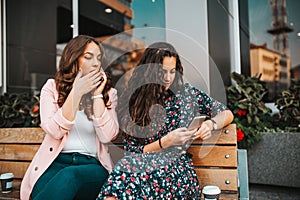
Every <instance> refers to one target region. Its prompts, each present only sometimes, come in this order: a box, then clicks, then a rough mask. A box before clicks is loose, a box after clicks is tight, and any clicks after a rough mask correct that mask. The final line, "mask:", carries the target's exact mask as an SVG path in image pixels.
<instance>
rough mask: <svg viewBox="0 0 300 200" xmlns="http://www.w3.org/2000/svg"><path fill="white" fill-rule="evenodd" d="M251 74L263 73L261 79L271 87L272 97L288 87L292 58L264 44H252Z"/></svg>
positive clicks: (270, 95) (270, 96)
mask: <svg viewBox="0 0 300 200" xmlns="http://www.w3.org/2000/svg"><path fill="white" fill-rule="evenodd" d="M250 62H251V76H255V75H256V74H261V80H262V81H264V82H265V83H266V86H267V88H268V89H269V93H270V94H269V98H270V99H272V98H274V97H275V96H276V95H278V94H279V93H280V92H281V91H282V90H284V89H287V88H288V87H289V84H290V79H291V73H290V69H291V66H290V65H291V64H290V58H289V57H288V56H285V55H283V54H280V53H279V52H276V51H273V50H270V49H268V48H267V46H266V44H264V45H253V44H252V45H251V46H250Z"/></svg>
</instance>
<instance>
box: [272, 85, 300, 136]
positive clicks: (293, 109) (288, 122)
mask: <svg viewBox="0 0 300 200" xmlns="http://www.w3.org/2000/svg"><path fill="white" fill-rule="evenodd" d="M275 105H276V107H277V109H278V110H279V113H278V114H277V115H275V117H276V119H277V120H278V126H279V127H280V129H282V130H284V131H287V132H300V80H297V81H296V80H292V81H291V85H290V87H289V88H288V89H287V90H284V91H282V92H281V94H280V95H279V97H278V98H277V100H276V102H275Z"/></svg>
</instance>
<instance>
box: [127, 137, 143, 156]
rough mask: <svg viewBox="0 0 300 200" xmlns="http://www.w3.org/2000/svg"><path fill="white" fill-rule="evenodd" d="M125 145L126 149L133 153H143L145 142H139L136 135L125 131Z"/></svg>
mask: <svg viewBox="0 0 300 200" xmlns="http://www.w3.org/2000/svg"><path fill="white" fill-rule="evenodd" d="M123 145H124V150H125V151H126V152H127V153H128V152H132V153H143V151H144V146H145V145H143V144H141V143H139V141H138V139H137V138H136V137H133V136H130V135H128V134H125V133H123Z"/></svg>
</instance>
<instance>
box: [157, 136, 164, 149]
mask: <svg viewBox="0 0 300 200" xmlns="http://www.w3.org/2000/svg"><path fill="white" fill-rule="evenodd" d="M158 144H159V147H160V148H161V149H164V148H163V147H162V145H161V138H159V139H158Z"/></svg>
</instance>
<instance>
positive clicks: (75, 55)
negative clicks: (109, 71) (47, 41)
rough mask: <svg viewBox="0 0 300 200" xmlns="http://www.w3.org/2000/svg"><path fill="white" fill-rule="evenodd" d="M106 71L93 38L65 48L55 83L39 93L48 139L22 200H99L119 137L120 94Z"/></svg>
mask: <svg viewBox="0 0 300 200" xmlns="http://www.w3.org/2000/svg"><path fill="white" fill-rule="evenodd" d="M103 66H105V53H104V50H103V47H102V46H101V44H99V43H98V42H97V41H96V40H95V39H94V38H93V37H90V36H86V35H80V36H77V37H75V38H73V39H72V40H70V42H69V43H68V44H67V45H66V47H65V49H64V51H63V53H62V57H61V60H60V63H59V69H58V71H57V73H56V75H55V79H49V80H48V81H47V82H46V84H45V85H44V86H43V88H42V91H41V101H40V111H41V113H40V116H41V127H42V128H43V130H44V131H45V132H46V136H45V138H44V141H43V143H42V144H41V147H40V148H39V150H38V152H37V153H36V155H35V156H34V158H33V160H32V162H31V164H30V166H29V168H28V169H27V172H26V174H25V176H24V179H23V181H22V184H21V199H22V200H27V199H29V198H30V197H31V198H32V199H34V200H36V199H43V200H47V199H52V200H53V199H55V200H58V199H64V200H67V199H70V200H71V199H85V200H86V199H96V197H97V195H98V193H99V191H100V189H101V186H102V184H103V183H104V181H105V180H106V178H107V176H108V174H109V173H110V172H111V171H112V168H113V162H112V160H111V157H110V155H109V152H108V146H107V143H109V142H110V141H111V140H112V139H114V138H115V137H116V135H117V134H118V131H119V124H118V121H117V116H116V112H115V107H116V105H117V91H116V90H115V89H114V88H112V86H111V82H110V79H109V77H108V76H107V75H106V74H105V73H104V71H103V68H102V67H103Z"/></svg>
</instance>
